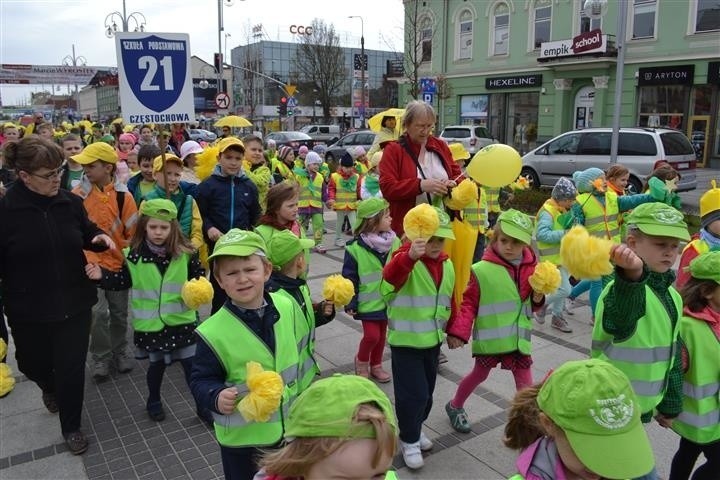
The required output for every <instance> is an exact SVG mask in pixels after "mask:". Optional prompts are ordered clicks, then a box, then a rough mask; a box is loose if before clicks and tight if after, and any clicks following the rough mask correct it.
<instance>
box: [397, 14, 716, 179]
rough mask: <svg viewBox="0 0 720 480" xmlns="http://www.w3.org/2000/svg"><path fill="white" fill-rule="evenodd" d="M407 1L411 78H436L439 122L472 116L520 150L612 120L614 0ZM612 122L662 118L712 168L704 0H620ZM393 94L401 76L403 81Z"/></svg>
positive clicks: (710, 27) (712, 70)
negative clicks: (412, 32)
mask: <svg viewBox="0 0 720 480" xmlns="http://www.w3.org/2000/svg"><path fill="white" fill-rule="evenodd" d="M415 1H416V0H405V8H406V24H405V29H406V35H407V32H408V31H409V29H412V28H416V29H418V30H419V32H420V33H421V36H422V37H421V38H422V39H423V44H422V45H420V48H421V49H422V52H421V53H422V58H423V60H424V61H423V63H422V65H421V67H420V72H419V73H420V76H421V77H434V76H438V75H442V76H443V77H444V78H445V79H446V81H447V84H448V86H449V87H450V88H449V91H450V92H451V94H450V95H448V96H447V98H442V99H440V98H438V97H437V96H435V97H434V99H433V102H434V106H435V107H436V109H437V112H438V129H441V128H442V126H444V125H451V124H479V125H484V126H486V127H488V128H489V129H490V131H491V132H492V134H493V136H495V137H496V138H497V139H498V140H499V141H501V142H503V143H507V144H509V145H513V146H514V147H515V148H517V149H518V150H519V151H521V152H523V153H524V152H526V151H528V150H529V149H531V148H533V147H534V146H536V145H538V144H539V143H541V142H543V141H545V140H548V139H550V138H552V137H553V136H555V135H557V134H559V133H562V132H565V131H568V130H571V129H573V128H585V127H591V126H594V127H599V126H604V127H608V126H611V125H612V119H613V108H614V98H615V88H616V65H617V41H616V29H617V16H618V14H619V13H618V12H619V6H618V0H608V3H607V7H606V9H604V10H605V12H604V15H602V16H600V17H593V18H591V17H590V16H589V15H588V13H590V12H585V11H584V10H583V4H584V3H585V2H584V0H483V1H477V0H474V1H473V0H436V1H420V5H421V7H420V8H419V9H418V11H419V14H418V16H417V17H416V18H414V19H411V18H410V15H409V14H408V13H407V12H410V11H413V12H414V2H415ZM627 4H628V6H627V10H628V11H627V19H626V20H627V22H626V25H627V27H626V35H625V48H626V50H625V62H624V69H623V75H622V76H623V86H622V97H621V98H622V101H621V108H620V112H621V114H620V125H621V126H623V127H627V126H644V127H661V126H662V127H671V128H676V129H679V130H682V131H683V132H685V133H686V134H687V135H688V137H689V138H691V140H692V141H693V142H694V143H696V144H697V145H698V147H699V148H700V151H701V161H700V162H699V164H701V165H706V166H709V165H712V166H720V124H719V123H718V122H719V120H718V119H719V111H720V9H718V7H717V5H714V4H713V2H710V1H708V0H684V1H675V0H634V1H629V0H627ZM400 89H401V96H400V98H401V103H403V102H404V101H406V100H407V95H406V94H405V93H404V92H407V91H408V89H407V85H405V88H403V85H402V81H401V86H400Z"/></svg>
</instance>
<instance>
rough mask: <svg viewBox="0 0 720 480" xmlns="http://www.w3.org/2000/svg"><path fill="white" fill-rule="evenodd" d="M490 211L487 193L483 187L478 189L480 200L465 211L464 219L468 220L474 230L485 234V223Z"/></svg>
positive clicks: (472, 203) (473, 202) (471, 203)
mask: <svg viewBox="0 0 720 480" xmlns="http://www.w3.org/2000/svg"><path fill="white" fill-rule="evenodd" d="M488 211H489V206H488V200H487V193H485V189H484V188H482V187H478V199H477V201H472V202H470V204H469V205H468V206H467V207H465V208H464V209H463V219H464V220H466V221H467V222H468V223H469V224H470V226H472V227H473V229H474V230H477V231H478V232H480V233H485V223H486V222H487V213H488Z"/></svg>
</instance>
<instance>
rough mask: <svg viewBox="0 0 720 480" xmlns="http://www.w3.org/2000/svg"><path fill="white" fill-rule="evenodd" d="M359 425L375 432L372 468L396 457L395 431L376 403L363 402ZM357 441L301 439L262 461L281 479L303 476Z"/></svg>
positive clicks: (329, 438)
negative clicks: (384, 459)
mask: <svg viewBox="0 0 720 480" xmlns="http://www.w3.org/2000/svg"><path fill="white" fill-rule="evenodd" d="M353 421H354V422H355V423H356V424H369V425H372V427H373V429H374V430H375V440H376V441H377V449H376V450H375V455H373V460H372V467H373V468H377V466H378V464H379V463H380V460H381V459H382V458H383V456H386V457H388V458H393V457H394V456H395V451H396V448H397V447H396V441H395V440H396V439H395V431H394V430H393V427H392V426H391V424H390V422H389V421H388V419H387V417H386V416H385V414H384V413H383V412H382V411H381V410H380V409H379V408H378V407H377V406H376V405H374V404H368V403H363V404H360V405H358V409H357V411H356V413H355V416H354V417H353ZM352 440H355V439H354V438H339V437H317V438H310V437H298V438H296V439H294V440H293V441H292V442H290V443H288V444H286V445H285V446H284V447H283V448H282V449H280V450H278V451H274V452H270V453H267V454H266V455H265V456H264V457H263V459H262V460H261V461H260V467H261V468H263V469H265V471H266V472H268V473H271V474H273V475H278V476H280V477H304V476H306V475H307V474H308V473H309V472H310V469H311V468H312V467H313V465H315V464H316V463H318V462H319V461H321V460H323V459H325V458H327V457H328V456H330V455H332V454H333V453H334V452H336V451H337V450H338V449H339V448H340V447H342V446H343V445H344V444H345V443H347V442H349V441H352Z"/></svg>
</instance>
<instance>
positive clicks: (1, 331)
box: [0, 297, 10, 363]
mask: <svg viewBox="0 0 720 480" xmlns="http://www.w3.org/2000/svg"><path fill="white" fill-rule="evenodd" d="M4 311H5V310H4V308H3V303H2V297H0V338H2V339H3V340H5V344H6V345H10V336H9V335H8V329H7V324H6V323H5V313H4ZM5 357H7V355H5ZM5 357H2V358H0V362H2V363H5Z"/></svg>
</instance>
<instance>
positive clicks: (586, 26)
mask: <svg viewBox="0 0 720 480" xmlns="http://www.w3.org/2000/svg"><path fill="white" fill-rule="evenodd" d="M578 3H579V12H580V16H579V21H580V26H579V29H578V32H579V33H585V32H589V31H591V30H597V29H598V28H601V27H602V18H590V16H589V15H587V14H586V13H585V10H584V9H583V4H584V3H585V0H579V2H578Z"/></svg>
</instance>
